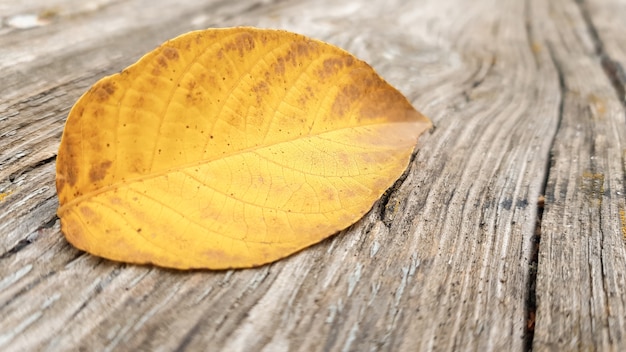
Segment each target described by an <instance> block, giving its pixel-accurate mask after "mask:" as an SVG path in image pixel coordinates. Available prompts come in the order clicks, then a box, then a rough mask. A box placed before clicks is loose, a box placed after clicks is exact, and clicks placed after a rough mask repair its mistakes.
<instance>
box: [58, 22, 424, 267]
mask: <svg viewBox="0 0 626 352" xmlns="http://www.w3.org/2000/svg"><path fill="white" fill-rule="evenodd" d="M430 126H431V125H430V121H429V120H428V119H427V118H425V117H424V116H422V115H421V114H420V113H419V112H417V111H415V109H414V108H413V107H412V106H411V105H410V103H409V102H408V101H407V100H406V98H404V97H403V96H402V95H401V94H400V93H399V92H398V91H397V90H396V89H394V88H393V87H391V86H390V85H389V84H387V83H386V82H385V81H384V80H383V79H381V78H380V77H379V76H378V75H377V74H376V73H375V72H374V70H373V69H372V68H371V67H370V66H368V65H367V64H366V63H364V62H362V61H359V60H358V59H356V58H354V57H353V56H352V55H350V54H348V53H347V52H345V51H343V50H341V49H339V48H336V47H334V46H332V45H329V44H326V43H323V42H320V41H317V40H312V39H309V38H306V37H304V36H301V35H298V34H294V33H289V32H285V31H277V30H261V29H253V28H230V29H210V30H204V31H197V32H191V33H188V34H185V35H182V36H180V37H178V38H175V39H173V40H171V41H168V42H166V43H164V44H163V45H161V46H160V47H159V48H157V49H156V50H154V51H152V52H150V53H148V54H147V55H145V56H144V57H143V58H141V59H140V60H139V61H138V62H137V63H135V64H134V65H132V66H130V67H128V68H127V69H125V70H123V71H122V72H121V73H119V74H116V75H113V76H110V77H106V78H104V79H102V80H100V81H99V82H97V83H96V84H95V85H94V86H93V87H91V89H89V91H87V92H86V93H85V94H84V95H83V96H82V97H81V98H80V100H79V101H78V102H77V103H76V105H75V106H74V107H73V108H72V110H71V112H70V115H69V117H68V120H67V124H66V126H65V130H64V132H63V137H62V140H61V146H60V150H59V154H58V159H57V191H58V194H59V200H60V207H59V210H58V214H59V217H60V218H61V226H62V231H63V233H64V234H65V236H66V238H67V239H68V241H70V242H71V243H72V244H73V245H74V246H76V247H78V248H80V249H83V250H85V251H87V252H90V253H92V254H95V255H98V256H102V257H105V258H109V259H113V260H118V261H124V262H131V263H153V264H156V265H159V266H164V267H171V268H180V269H185V268H210V269H225V268H240V267H252V266H257V265H261V264H265V263H269V262H272V261H275V260H277V259H280V258H283V257H285V256H288V255H290V254H292V253H294V252H296V251H299V250H300V249H302V248H305V247H307V246H310V245H312V244H314V243H317V242H319V241H321V240H322V239H324V238H326V237H328V236H330V235H332V234H334V233H336V232H337V231H339V230H341V229H344V228H346V227H347V226H349V225H351V224H353V223H354V222H355V221H357V220H358V219H359V218H360V217H361V216H363V214H365V213H366V212H367V211H368V210H369V209H370V208H371V206H372V204H373V203H374V202H375V201H376V199H378V198H379V197H380V196H381V195H382V193H383V192H384V191H385V190H386V189H387V188H388V187H389V186H391V185H392V184H393V182H394V181H395V180H396V179H397V178H398V177H399V176H400V175H401V174H402V172H403V171H404V169H405V168H406V166H407V163H408V160H409V157H410V155H411V153H412V150H413V148H414V144H415V142H416V140H417V137H418V136H419V135H420V134H421V133H422V132H423V131H424V130H425V129H428V128H429V127H430Z"/></svg>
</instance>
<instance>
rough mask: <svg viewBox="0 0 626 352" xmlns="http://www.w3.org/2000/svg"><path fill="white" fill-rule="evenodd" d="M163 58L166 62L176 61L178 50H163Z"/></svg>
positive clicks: (168, 48) (166, 48)
mask: <svg viewBox="0 0 626 352" xmlns="http://www.w3.org/2000/svg"><path fill="white" fill-rule="evenodd" d="M163 56H165V57H166V58H167V59H168V60H172V61H174V60H178V50H176V49H175V48H171V47H165V48H163Z"/></svg>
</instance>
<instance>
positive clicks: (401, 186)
mask: <svg viewBox="0 0 626 352" xmlns="http://www.w3.org/2000/svg"><path fill="white" fill-rule="evenodd" d="M620 11H624V10H623V6H622V5H621V4H620V3H619V2H618V1H617V0H614V1H599V0H598V1H590V0H589V1H575V0H556V1H549V2H547V1H541V0H528V1H525V2H522V1H514V0H505V1H496V0H477V1H473V2H472V3H471V5H470V4H469V3H467V2H464V1H461V0H420V1H400V0H392V1H382V0H379V1H367V2H365V1H356V0H346V1H343V2H337V1H334V0H318V1H313V0H293V1H254V0H245V1H237V2H233V1H228V0H212V1H205V2H202V3H201V2H193V1H188V2H177V3H176V4H175V3H174V2H167V1H155V0H150V1H148V0H127V1H113V0H99V1H92V2H82V1H76V0H56V1H55V2H44V1H40V0H37V1H30V2H28V3H27V4H22V3H20V4H18V5H14V2H9V1H5V0H0V13H2V16H5V17H4V18H3V24H4V25H3V26H2V27H1V28H0V82H1V84H0V193H2V194H4V195H6V197H4V198H3V199H2V200H0V234H1V235H2V236H0V317H2V318H0V349H3V350H7V351H21V350H46V349H48V350H68V349H72V350H76V349H86V350H138V349H139V350H175V349H178V350H203V349H207V348H210V349H212V350H227V351H246V350H266V351H282V350H301V351H315V350H342V351H364V350H393V351H415V350H492V351H499V350H511V351H520V350H527V349H529V348H533V349H536V350H572V349H602V350H620V349H624V348H626V346H625V344H626V338H625V336H624V334H623V331H626V326H625V322H624V319H625V317H626V314H625V313H626V312H625V308H624V302H625V296H624V295H625V294H624V292H626V290H625V288H626V282H625V281H624V280H625V279H624V277H625V275H624V274H625V272H626V267H625V264H626V263H625V260H624V258H625V255H624V254H625V248H624V242H623V239H622V235H623V233H624V226H625V225H626V216H625V215H624V214H625V213H624V212H625V209H626V205H625V204H624V192H626V190H624V189H623V188H624V175H625V171H624V169H625V167H624V165H626V163H624V155H625V154H624V150H625V149H624V137H625V136H626V134H625V133H626V131H625V130H624V129H625V128H626V126H624V114H625V113H624V105H623V103H622V101H623V100H621V99H623V90H622V91H621V92H620V90H619V89H620V88H619V87H620V84H621V86H622V88H623V86H624V82H625V81H626V80H624V79H623V77H622V76H620V75H621V74H622V73H623V70H622V71H620V70H621V68H623V67H624V65H625V64H626V63H625V62H624V60H625V58H626V57H625V55H624V53H623V51H620V50H623V48H624V47H625V46H624V39H623V35H621V34H622V33H624V28H622V27H621V26H624V24H623V23H621V22H620V21H619V20H616V18H623V16H621V17H619V16H618V17H615V16H616V15H615V13H620ZM24 13H45V14H46V16H48V17H49V18H50V22H49V23H48V24H47V25H45V26H41V27H38V28H32V29H16V28H13V27H11V26H9V25H8V24H7V23H9V21H8V19H10V18H11V16H15V15H18V14H24ZM235 25H252V26H259V27H271V28H284V29H288V30H291V31H295V32H299V33H302V34H305V35H309V36H312V37H315V38H318V39H322V40H325V41H328V42H330V43H333V44H335V45H338V46H340V47H343V48H345V49H346V50H348V51H350V52H352V53H354V54H355V55H357V56H358V57H360V58H361V59H364V60H366V61H367V62H369V63H370V64H371V65H372V66H373V67H374V68H375V69H376V70H377V71H378V72H379V73H380V74H381V75H382V76H383V77H385V78H386V79H387V80H388V81H389V82H390V83H391V84H393V85H395V86H396V87H397V88H398V89H400V90H401V91H402V92H403V93H404V94H406V95H407V97H408V98H409V100H411V101H412V102H413V103H414V105H415V106H416V107H417V108H418V109H419V110H420V111H422V112H423V113H424V114H426V115H427V116H429V117H430V118H431V119H432V120H433V122H434V123H435V125H436V128H435V129H434V130H433V131H431V132H430V133H429V134H427V135H425V136H423V137H421V138H420V143H419V145H418V148H417V150H416V153H415V157H414V160H413V161H412V163H411V165H410V168H409V170H408V171H407V173H406V174H405V177H403V178H402V179H401V181H399V182H397V183H396V185H395V186H394V187H392V189H390V190H389V191H388V192H387V194H386V195H385V196H384V197H383V198H382V199H381V200H380V201H379V202H377V203H376V204H375V206H374V207H373V209H372V210H371V211H370V212H369V213H368V214H367V215H366V216H365V217H364V218H363V219H362V220H361V221H359V222H358V223H357V224H355V225H353V226H352V227H350V228H349V229H347V230H345V231H342V232H341V233H340V234H339V235H337V236H335V237H333V238H331V239H329V240H327V241H324V242H322V243H320V244H319V245H316V246H314V247H312V248H309V249H307V250H304V251H302V252H300V253H298V254H296V255H294V256H292V257H289V258H287V259H285V260H283V261H280V262H277V263H275V264H271V265H267V266H264V267H261V268H257V269H251V270H238V271H220V272H210V271H193V272H180V271H170V270H164V269H159V268H154V267H145V266H132V265H124V264H120V263H114V262H110V261H107V260H103V259H99V258H96V257H93V256H90V255H87V254H84V253H82V252H79V251H77V250H76V249H74V248H73V247H71V245H69V244H68V243H67V242H66V241H65V239H64V238H63V235H62V234H61V233H60V229H59V224H58V219H57V218H56V216H55V211H56V207H57V205H58V202H57V198H56V193H55V188H54V161H55V156H56V150H57V148H58V144H59V139H60V135H61V132H62V128H63V123H64V121H65V118H66V115H67V112H68V111H69V109H70V107H71V106H72V104H73V103H74V102H75V101H76V99H77V98H78V97H79V96H80V94H82V92H84V91H85V90H86V89H87V88H88V87H89V86H90V85H91V84H93V83H94V82H95V81H96V80H98V79H99V78H101V77H103V76H105V75H108V74H111V73H114V72H118V71H120V70H121V69H123V68H124V67H125V66H127V65H129V64H131V63H132V62H134V61H136V60H137V59H138V58H139V57H140V56H141V55H142V54H143V53H145V52H147V51H149V50H151V49H153V48H154V47H156V46H157V45H158V44H159V43H161V42H163V41H165V40H166V39H169V38H172V37H174V36H176V35H178V34H181V33H184V32H186V31H189V30H193V29H199V28H206V27H215V26H235ZM599 43H601V45H599ZM607 62H608V63H609V65H607ZM611 69H613V71H611ZM611 72H614V73H611ZM620 72H622V73H620ZM620 94H621V96H620ZM544 193H545V198H544V199H545V205H541V204H540V203H538V202H539V199H540V196H542V195H543V194H544ZM537 224H539V227H538V226H537ZM538 229H539V230H540V232H537V230H538ZM537 234H539V235H540V237H537V236H536V235H537ZM538 238H540V242H539V246H538V247H537V244H538V242H537V241H538ZM537 251H538V263H536V262H535V259H536V258H535V256H536V253H537ZM535 272H536V282H535V276H534V273H535ZM535 296H536V302H535ZM535 304H536V323H535V318H534V315H535ZM533 324H535V325H534V328H533Z"/></svg>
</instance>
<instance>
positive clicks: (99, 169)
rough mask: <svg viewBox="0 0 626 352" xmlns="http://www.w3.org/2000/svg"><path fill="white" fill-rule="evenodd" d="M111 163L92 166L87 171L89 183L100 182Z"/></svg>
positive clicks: (105, 162) (108, 161)
mask: <svg viewBox="0 0 626 352" xmlns="http://www.w3.org/2000/svg"><path fill="white" fill-rule="evenodd" d="M111 164H112V162H111V161H110V160H107V161H103V162H101V163H100V164H97V165H93V166H92V167H91V170H89V179H90V180H91V182H97V181H100V180H102V179H103V178H104V176H106V172H107V170H108V169H109V168H110V167H111Z"/></svg>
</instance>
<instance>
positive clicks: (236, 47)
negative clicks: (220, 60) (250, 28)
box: [224, 33, 255, 57]
mask: <svg viewBox="0 0 626 352" xmlns="http://www.w3.org/2000/svg"><path fill="white" fill-rule="evenodd" d="M254 46H255V43H254V37H253V36H252V35H251V34H250V33H241V34H240V35H238V36H237V38H235V40H234V41H232V42H230V43H228V44H226V45H225V46H224V47H225V48H226V50H229V51H237V52H238V53H239V56H240V57H243V56H244V54H245V53H246V52H248V51H250V50H252V49H254Z"/></svg>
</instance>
